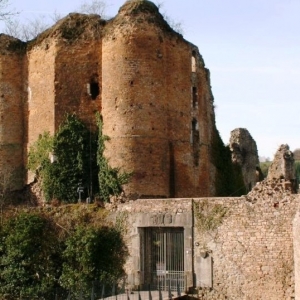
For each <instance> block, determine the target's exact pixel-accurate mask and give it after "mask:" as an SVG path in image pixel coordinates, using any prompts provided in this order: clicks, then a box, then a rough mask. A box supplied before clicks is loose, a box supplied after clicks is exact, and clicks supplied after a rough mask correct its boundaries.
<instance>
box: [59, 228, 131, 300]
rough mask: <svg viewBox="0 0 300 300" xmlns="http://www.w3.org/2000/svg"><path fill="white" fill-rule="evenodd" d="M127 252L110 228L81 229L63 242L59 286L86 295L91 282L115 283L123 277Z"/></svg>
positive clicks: (117, 233) (116, 234) (117, 234)
mask: <svg viewBox="0 0 300 300" xmlns="http://www.w3.org/2000/svg"><path fill="white" fill-rule="evenodd" d="M126 255H127V249H126V247H125V245H124V242H123V241H122V237H121V235H120V233H119V232H118V231H117V230H115V229H114V228H108V227H102V228H93V227H82V226H78V227H77V228H76V230H75V232H74V233H73V234H72V235H70V237H69V238H68V239H67V240H66V249H65V251H64V252H63V258H64V264H63V272H62V276H61V278H60V282H61V285H62V286H63V287H64V288H66V289H68V290H72V291H73V293H74V294H77V295H78V294H79V293H80V292H82V291H83V292H84V293H85V294H86V293H88V292H89V291H90V290H91V288H92V284H93V281H95V280H100V281H105V282H112V281H116V280H118V279H120V278H121V276H123V275H124V271H123V264H124V262H125V258H126Z"/></svg>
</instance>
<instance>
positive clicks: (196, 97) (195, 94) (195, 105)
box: [193, 86, 198, 108]
mask: <svg viewBox="0 0 300 300" xmlns="http://www.w3.org/2000/svg"><path fill="white" fill-rule="evenodd" d="M197 106H198V91H197V88H196V87H195V86H193V108H196V107H197Z"/></svg>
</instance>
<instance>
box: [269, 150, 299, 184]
mask: <svg viewBox="0 0 300 300" xmlns="http://www.w3.org/2000/svg"><path fill="white" fill-rule="evenodd" d="M267 178H268V179H273V178H275V179H279V178H280V179H285V180H290V181H293V180H294V179H295V169H294V155H293V152H292V151H290V148H289V146H288V145H281V146H280V147H279V149H278V150H277V152H276V154H275V156H274V159H273V161H272V164H271V165H270V167H269V171H268V176H267Z"/></svg>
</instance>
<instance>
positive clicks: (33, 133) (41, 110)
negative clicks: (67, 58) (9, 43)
mask: <svg viewBox="0 0 300 300" xmlns="http://www.w3.org/2000/svg"><path fill="white" fill-rule="evenodd" d="M27 56H28V101H27V102H28V103H27V109H26V110H27V111H26V112H25V117H26V118H27V122H28V141H27V142H28V148H29V146H30V145H31V144H32V143H34V142H35V141H36V140H37V139H38V137H39V135H40V134H42V133H43V132H45V131H49V132H50V134H54V130H55V126H54V107H55V106H54V105H55V103H54V101H55V75H54V74H55V71H54V70H55V57H56V40H55V39H45V40H43V41H42V42H41V43H39V44H37V45H36V46H34V47H33V48H32V49H31V50H30V51H29V52H28V55H27Z"/></svg>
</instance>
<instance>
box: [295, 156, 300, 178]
mask: <svg viewBox="0 0 300 300" xmlns="http://www.w3.org/2000/svg"><path fill="white" fill-rule="evenodd" d="M295 178H296V181H297V183H298V184H299V183H300V160H296V161H295Z"/></svg>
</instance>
